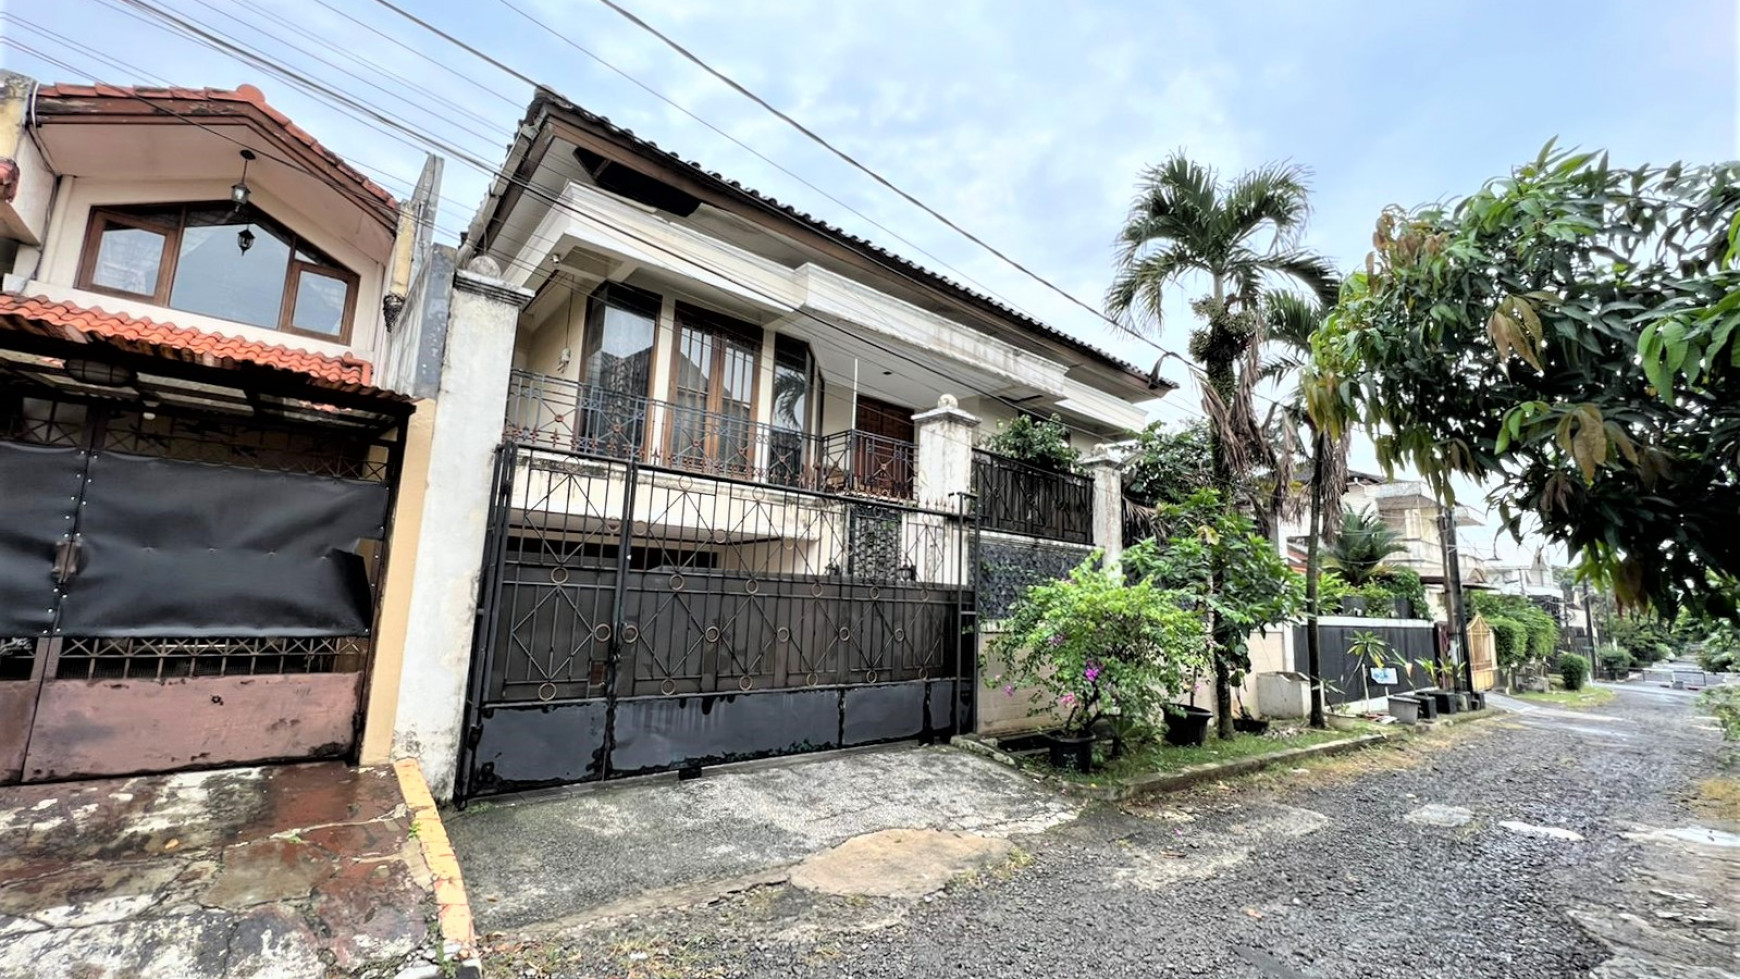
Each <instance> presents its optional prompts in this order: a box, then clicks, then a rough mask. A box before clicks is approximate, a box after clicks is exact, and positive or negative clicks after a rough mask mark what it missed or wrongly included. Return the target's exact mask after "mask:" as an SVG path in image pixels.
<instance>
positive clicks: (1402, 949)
mask: <svg viewBox="0 0 1740 979" xmlns="http://www.w3.org/2000/svg"><path fill="white" fill-rule="evenodd" d="M1725 752H1726V749H1724V748H1722V747H1721V745H1720V743H1719V741H1718V738H1717V736H1716V734H1715V733H1714V732H1713V731H1711V730H1709V729H1707V727H1706V726H1705V725H1703V724H1701V723H1700V722H1699V721H1697V719H1696V718H1695V717H1694V715H1693V713H1692V709H1691V701H1690V700H1689V699H1687V698H1684V697H1671V698H1670V697H1664V696H1660V695H1656V694H1654V693H1645V692H1641V691H1634V690H1627V691H1624V692H1622V693H1621V694H1620V698H1619V700H1618V701H1617V702H1616V703H1615V704H1613V705H1611V706H1609V707H1607V708H1603V709H1600V710H1597V711H1589V712H1576V711H1558V710H1534V709H1530V710H1528V711H1526V712H1522V713H1518V714H1515V715H1510V716H1507V717H1503V718H1499V719H1495V720H1491V721H1486V722H1482V723H1479V724H1471V725H1464V726H1460V727H1456V728H1452V729H1450V730H1447V731H1442V732H1438V733H1436V734H1434V735H1432V736H1431V737H1428V738H1421V739H1414V740H1412V741H1410V742H1407V743H1406V744H1404V745H1402V746H1399V747H1383V748H1377V749H1372V750H1368V751H1365V752H1361V753H1358V754H1354V755H1347V756H1342V757H1339V758H1334V759H1327V760H1322V761H1316V762H1312V763H1310V764H1309V765H1308V767H1307V768H1306V769H1304V770H1301V771H1293V772H1279V773H1270V774H1267V775H1263V776H1258V777H1255V778H1251V779H1247V780H1243V781H1240V782H1238V783H1235V784H1228V785H1219V786H1207V787H1203V788H1202V789H1200V790H1197V791H1194V792H1191V793H1187V794H1181V795H1174V796H1168V797H1164V798H1161V799H1159V800H1157V801H1155V802H1153V803H1151V804H1145V805H1140V806H1132V807H1128V808H1114V807H1096V808H1093V809H1090V810H1088V811H1086V812H1084V813H1083V814H1082V815H1081V816H1080V817H1079V818H1077V819H1074V820H1066V821H1061V822H1058V823H1057V824H1056V825H1054V826H1052V827H1051V828H1049V829H1047V830H1045V831H1043V832H1038V833H1020V832H1017V833H1016V835H1015V836H1014V837H1013V842H1014V843H1015V844H1016V845H1017V846H1018V847H1019V848H1020V849H1018V850H1015V851H1013V852H1012V853H1011V854H1009V855H1008V856H1007V857H1006V859H1004V860H1002V861H1001V862H1000V863H998V864H996V865H993V866H987V867H985V868H983V869H982V870H980V871H977V872H973V873H968V874H965V875H962V876H959V877H957V878H955V879H954V880H952V881H951V882H950V883H949V884H948V886H946V887H945V888H943V889H942V890H941V891H938V892H936V893H931V894H927V895H925V896H923V897H916V898H914V897H905V898H887V897H868V896H838V895H835V894H831V893H818V892H816V891H814V890H811V889H806V888H804V887H799V886H795V885H794V884H791V883H784V884H781V883H774V884H766V885H763V886H758V887H753V888H750V889H747V890H744V891H742V892H740V893H736V894H733V895H731V896H728V897H724V898H718V897H716V896H715V897H713V898H711V899H710V900H708V902H707V903H702V904H691V905H690V906H688V907H683V908H676V909H669V910H664V911H658V912H651V913H640V914H637V915H635V916H633V917H629V916H616V917H611V918H605V919H596V918H595V919H592V920H573V921H570V922H568V923H567V924H566V925H563V926H559V927H554V928H547V927H513V926H511V925H509V926H507V927H505V931H506V932H507V934H505V935H501V936H498V937H497V938H496V939H495V940H494V945H495V947H496V949H497V950H498V951H497V954H496V959H495V963H497V964H499V965H501V966H503V967H511V968H512V969H513V970H515V971H516V973H517V974H521V975H533V976H537V975H556V976H565V977H581V976H586V977H594V976H597V977H602V976H631V977H637V979H639V977H653V976H658V977H681V976H705V977H722V976H773V975H778V976H817V977H820V976H828V977H840V976H853V977H879V976H888V977H894V976H952V977H987V979H988V977H1015V976H1022V977H1027V976H1037V977H1066V976H1067V977H1075V976H1081V975H1095V976H1105V977H1126V976H1127V977H1138V976H1139V977H1143V979H1147V977H1152V976H1190V975H1212V976H1217V977H1233V979H1239V977H1275V979H1332V977H1334V979H1339V977H1349V976H1357V977H1362V979H1365V977H1398V979H1401V977H1409V979H1411V977H1416V976H1421V975H1430V976H1445V977H1460V976H1469V977H1488V976H1490V977H1505V979H1509V977H1520V976H1529V977H1548V979H1550V977H1561V976H1562V977H1571V976H1587V975H1593V976H1597V977H1601V979H1626V977H1642V976H1671V977H1698V979H1717V977H1724V976H1733V975H1736V974H1737V970H1736V958H1735V952H1736V949H1737V948H1740V932H1737V931H1736V927H1735V925H1736V921H1735V912H1736V910H1737V908H1736V906H1735V905H1736V903H1737V901H1740V846H1735V845H1734V844H1737V843H1740V837H1735V836H1730V835H1725V833H1726V832H1727V831H1733V830H1740V826H1735V825H1733V824H1731V823H1725V822H1724V820H1731V819H1733V818H1735V817H1736V816H1740V813H1736V812H1735V807H1736V805H1737V802H1736V800H1737V799H1740V785H1736V784H1735V783H1733V782H1732V781H1731V780H1730V781H1722V780H1721V779H1720V778H1718V776H1721V775H1722V773H1723V771H1724V770H1723V768H1722V766H1721V762H1720V759H1721V758H1722V757H1723V755H1724V754H1725ZM915 757H917V758H925V757H926V756H925V755H923V754H918V755H916V756H915ZM975 761H976V760H975ZM842 764H843V765H845V766H847V767H848V768H849V767H850V764H851V763H850V762H842ZM879 774H880V775H881V776H882V777H885V778H889V779H890V780H889V781H887V782H885V783H883V784H884V786H885V787H883V788H880V789H877V788H874V787H873V788H871V789H869V790H865V791H860V792H859V794H858V795H857V796H855V797H854V798H858V799H863V800H873V799H875V798H877V797H878V796H880V795H898V794H899V792H900V787H899V785H898V783H897V782H894V781H892V779H891V777H892V776H893V775H894V774H895V773H893V772H886V773H879ZM1730 774H1732V773H1730ZM1712 778H1716V779H1717V780H1716V781H1706V780H1708V779H1712ZM691 784H692V785H696V786H699V785H704V784H705V780H703V781H702V782H701V783H691ZM1020 788H1022V789H1023V790H1024V791H1020V792H1013V791H1012V793H1011V795H1010V796H1009V797H1010V798H1017V799H1021V800H1022V801H1021V803H1020V806H1021V807H1022V808H1023V809H1024V810H1025V811H1027V812H1029V813H1032V814H1034V816H1037V815H1038V814H1039V813H1041V812H1043V807H1042V800H1041V799H1040V798H1039V797H1037V796H1035V795H1034V794H1033V793H1032V792H1031V791H1025V787H1020ZM683 791H685V792H697V793H698V792H700V791H703V790H700V789H698V788H685V789H684V790H683ZM971 791H972V790H971V789H970V788H969V789H968V790H966V791H965V792H963V793H962V794H961V795H960V796H958V797H957V796H956V795H955V794H952V793H948V792H940V793H935V794H934V795H935V797H936V801H937V802H938V804H943V803H947V804H949V805H951V806H952V807H955V808H954V809H953V810H952V811H953V812H957V813H958V812H963V811H965V810H966V809H967V807H966V806H965V805H964V804H962V803H963V800H964V798H965V797H967V796H969V795H970V793H971ZM829 797H830V796H829V795H828V794H826V793H818V798H817V799H815V800H813V802H814V803H817V805H816V806H815V809H816V811H826V812H831V813H834V814H835V816H834V817H833V818H834V819H836V820H838V822H837V823H836V825H835V831H834V832H833V833H830V834H823V835H819V836H816V837H811V838H810V842H811V843H812V844H813V843H818V842H825V839H831V838H833V837H834V836H837V835H838V834H839V833H841V832H848V831H851V830H853V829H857V828H859V827H856V826H851V825H849V824H848V822H846V820H849V819H850V818H851V816H850V811H851V807H843V806H832V807H825V806H823V805H820V804H819V803H822V802H823V801H824V800H826V799H828V798H829ZM792 798H793V799H794V800H796V799H799V798H801V797H799V796H796V795H794V796H793V797H792ZM703 799H704V797H702V796H700V795H696V796H695V797H694V800H693V801H694V802H695V803H696V808H690V809H685V810H684V815H683V816H682V818H681V820H680V824H681V825H683V826H686V827H690V829H691V831H692V832H693V833H694V834H696V837H697V838H696V840H694V841H692V842H690V843H688V844H686V845H685V852H686V853H694V852H705V851H707V850H708V849H709V846H711V845H716V844H709V843H707V842H704V840H716V839H718V837H717V836H711V835H708V829H707V820H706V819H705V818H704V817H705V808H704V803H703V801H702V800H703ZM486 815H488V814H486ZM649 815H650V814H649ZM767 816H768V819H769V821H770V822H771V823H773V824H774V825H775V826H776V827H777V830H776V832H775V833H774V837H773V838H774V840H776V841H786V840H788V839H789V836H788V834H790V833H791V832H792V831H791V830H790V829H789V826H790V823H791V821H792V820H794V819H799V818H801V817H799V816H798V815H796V814H793V813H781V814H771V813H770V814H767ZM948 818H951V819H952V818H960V817H959V816H955V815H951V816H950V817H948ZM1029 818H1033V817H1029ZM1041 821H1043V819H1042V818H1041ZM1010 822H1011V825H1018V824H1019V823H1020V822H1021V820H1019V819H1011V821H1010ZM609 832H610V833H615V834H620V835H617V836H616V839H618V840H619V841H620V842H619V844H618V847H617V852H616V854H615V855H614V856H612V855H610V854H608V853H606V852H604V851H603V850H599V849H595V848H593V845H592V844H590V843H588V844H585V847H586V849H587V852H588V853H589V854H590V856H589V857H588V860H590V861H592V862H591V863H587V862H586V861H577V862H576V863H574V864H573V865H572V866H571V868H570V869H571V871H572V872H573V873H575V874H582V873H586V872H588V869H587V868H588V867H591V868H593V869H594V870H600V869H602V868H604V867H608V866H612V865H613V864H615V865H623V864H626V865H628V866H631V867H644V866H648V865H654V866H656V865H658V864H659V863H660V862H662V860H663V858H662V857H661V856H660V855H658V854H657V852H656V850H657V848H656V847H652V846H645V845H640V844H639V843H637V839H638V837H637V834H636V833H635V832H633V830H632V828H631V827H620V826H619V827H613V828H611V829H610V830H609ZM732 835H733V834H729V833H728V834H726V837H727V838H731V836H732ZM547 842H548V841H539V843H540V845H541V846H542V845H545V844H547ZM778 852H780V853H781V854H783V855H784V856H789V855H790V854H791V853H793V852H795V851H794V850H779V851H778ZM782 858H783V857H782ZM688 859H689V858H687V857H685V858H684V862H685V863H686V862H687V861H688ZM605 872H607V873H612V874H616V873H624V871H619V870H609V871H605ZM467 873H468V875H469V876H471V877H472V878H473V879H474V880H475V879H476V878H477V876H478V875H479V871H478V869H477V867H476V861H475V860H473V861H472V862H471V863H470V864H468V866H467ZM627 873H632V871H628V872H627ZM511 880H512V878H511V877H505V878H502V879H501V881H500V883H499V884H498V885H497V886H498V887H500V888H502V889H503V891H504V893H503V894H502V895H501V897H502V898H504V899H507V898H508V897H509V894H508V893H506V890H507V888H508V887H509V886H510V884H511ZM497 920H498V922H500V923H502V924H505V923H506V922H509V921H511V920H512V918H511V917H510V916H508V915H502V916H501V917H500V918H498V919H497ZM498 927H499V925H498Z"/></svg>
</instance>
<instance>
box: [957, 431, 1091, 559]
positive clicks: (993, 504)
mask: <svg viewBox="0 0 1740 979" xmlns="http://www.w3.org/2000/svg"><path fill="white" fill-rule="evenodd" d="M973 492H974V493H976V494H977V495H978V501H979V508H978V518H979V525H980V527H981V528H982V529H984V530H998V531H1004V532H1006V533H1013V534H1025V535H1027V536H1030V537H1043V538H1046V539H1048V540H1058V541H1067V542H1071V543H1077V544H1091V543H1093V525H1094V488H1093V480H1092V479H1089V478H1088V477H1086V476H1082V475H1078V474H1076V473H1066V472H1058V471H1055V470H1051V469H1042V468H1040V467H1038V466H1031V465H1028V464H1027V463H1024V462H1021V461H1019V460H1016V459H1011V458H1009V457H1007V456H1001V455H998V454H996V453H994V452H987V451H986V450H984V449H974V450H973Z"/></svg>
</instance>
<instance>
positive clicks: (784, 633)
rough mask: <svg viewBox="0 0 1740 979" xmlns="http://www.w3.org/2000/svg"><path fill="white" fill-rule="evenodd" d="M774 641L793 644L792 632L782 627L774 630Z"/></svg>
mask: <svg viewBox="0 0 1740 979" xmlns="http://www.w3.org/2000/svg"><path fill="white" fill-rule="evenodd" d="M773 639H774V641H775V642H791V630H790V629H788V628H786V627H785V626H783V625H782V626H780V627H779V628H778V629H775V630H773Z"/></svg>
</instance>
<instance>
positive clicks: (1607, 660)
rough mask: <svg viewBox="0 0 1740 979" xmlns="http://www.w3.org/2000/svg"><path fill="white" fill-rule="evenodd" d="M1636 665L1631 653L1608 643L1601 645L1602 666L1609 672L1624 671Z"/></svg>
mask: <svg viewBox="0 0 1740 979" xmlns="http://www.w3.org/2000/svg"><path fill="white" fill-rule="evenodd" d="M1634 665H1636V661H1635V660H1633V659H1632V658H1631V654H1630V653H1628V652H1626V651H1625V650H1623V649H1620V648H1619V647H1618V646H1615V645H1613V644H1612V643H1608V644H1607V645H1605V646H1602V647H1601V668H1602V669H1604V670H1606V671H1607V672H1609V673H1624V672H1625V671H1627V670H1629V669H1631V668H1632V667H1633V666H1634Z"/></svg>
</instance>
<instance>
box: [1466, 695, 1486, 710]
mask: <svg viewBox="0 0 1740 979" xmlns="http://www.w3.org/2000/svg"><path fill="white" fill-rule="evenodd" d="M1468 709H1469V710H1485V709H1486V691H1484V690H1476V691H1474V692H1473V693H1471V694H1469V695H1468Z"/></svg>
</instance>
